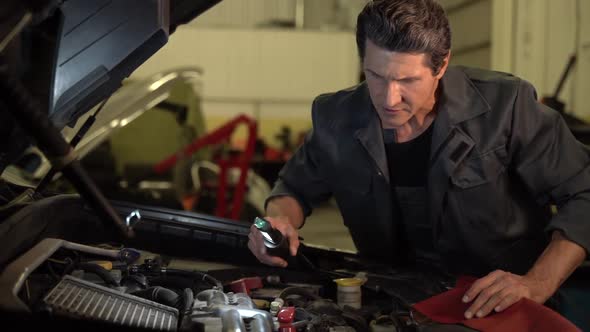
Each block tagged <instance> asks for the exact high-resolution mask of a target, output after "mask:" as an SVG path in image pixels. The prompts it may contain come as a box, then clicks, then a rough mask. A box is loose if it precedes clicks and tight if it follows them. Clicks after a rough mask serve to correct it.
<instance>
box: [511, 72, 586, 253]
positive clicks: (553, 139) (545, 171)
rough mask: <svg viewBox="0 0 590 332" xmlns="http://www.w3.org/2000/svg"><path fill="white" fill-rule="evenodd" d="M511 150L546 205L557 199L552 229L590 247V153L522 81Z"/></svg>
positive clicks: (521, 173) (523, 176) (528, 184)
mask: <svg viewBox="0 0 590 332" xmlns="http://www.w3.org/2000/svg"><path fill="white" fill-rule="evenodd" d="M513 112H514V113H513V127H512V134H511V138H510V147H509V149H510V152H511V155H512V160H513V162H514V164H513V165H514V167H515V170H516V173H517V174H518V175H519V176H520V178H521V179H522V180H523V182H524V183H525V186H526V187H527V188H528V190H529V192H530V193H532V194H533V195H534V197H535V199H536V201H537V202H538V203H539V204H540V205H541V206H546V205H547V204H555V205H556V206H557V213H556V214H555V215H554V216H553V218H552V219H551V221H550V223H549V225H548V226H547V229H546V230H547V231H548V232H551V231H553V230H560V231H562V232H563V233H564V235H565V236H566V237H567V238H568V239H569V240H571V241H573V242H576V243H577V244H579V245H581V246H582V247H583V248H584V249H586V253H588V252H589V251H590V155H589V150H588V149H587V147H585V146H584V145H583V144H582V143H580V142H579V141H577V140H576V138H575V137H574V136H573V134H572V133H571V131H570V130H569V128H568V127H567V125H566V123H565V121H564V120H563V118H562V116H561V115H560V114H559V113H558V112H556V111H554V110H552V109H550V108H548V107H546V106H545V105H543V104H541V103H539V102H538V101H537V96H536V92H535V90H534V88H533V87H532V85H531V84H530V83H528V82H526V81H521V83H520V86H519V89H518V95H517V97H516V100H515V105H514V109H513Z"/></svg>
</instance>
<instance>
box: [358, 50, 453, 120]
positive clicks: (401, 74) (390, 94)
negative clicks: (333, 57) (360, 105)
mask: <svg viewBox="0 0 590 332" xmlns="http://www.w3.org/2000/svg"><path fill="white" fill-rule="evenodd" d="M365 47H366V48H365V57H364V59H363V71H364V73H365V77H366V80H367V85H368V87H369V92H370V95H371V100H372V101H373V105H374V106H375V109H376V110H377V113H378V114H379V117H380V118H381V124H382V126H383V128H386V129H398V128H400V127H402V126H404V125H406V124H408V123H409V121H410V120H412V118H414V117H415V116H416V115H417V114H418V115H419V116H420V115H426V114H427V113H428V112H430V111H431V110H432V108H433V107H434V101H435V92H436V88H437V87H438V81H439V80H440V78H441V77H442V76H443V74H444V73H445V71H446V68H447V64H448V57H447V59H445V61H444V64H443V66H442V68H441V70H440V71H439V73H438V74H437V75H434V74H433V72H432V69H431V68H430V67H428V56H427V55H426V54H412V53H398V52H391V51H388V50H385V49H382V48H380V47H378V46H376V45H375V44H373V43H372V42H371V41H370V40H368V39H367V42H366V46H365Z"/></svg>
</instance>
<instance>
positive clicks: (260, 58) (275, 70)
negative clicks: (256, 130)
mask: <svg viewBox="0 0 590 332" xmlns="http://www.w3.org/2000/svg"><path fill="white" fill-rule="evenodd" d="M355 45H356V42H355V38H354V35H353V34H352V33H351V32H329V33H328V32H313V31H304V30H289V29H287V30H284V29H279V30H265V29H250V30H244V29H231V28H225V29H213V28H198V27H195V26H187V27H181V28H179V29H178V30H177V31H176V32H175V33H174V34H173V35H172V36H171V37H170V40H169V42H168V44H167V45H165V46H164V47H163V48H162V49H161V50H160V51H158V52H157V53H156V54H155V55H154V56H153V57H151V58H150V59H149V60H148V61H147V62H146V63H144V64H143V65H142V66H141V67H140V68H139V69H138V70H137V71H136V72H134V73H133V75H132V77H131V78H132V79H141V78H146V77H148V76H151V75H152V74H154V73H157V72H159V71H163V70H166V69H171V68H175V67H186V66H196V67H200V68H202V69H203V72H204V74H203V84H202V86H203V112H204V115H205V117H206V123H207V128H208V129H209V130H211V129H213V128H216V127H217V126H219V125H220V124H222V123H223V122H225V121H227V120H229V118H231V117H233V116H235V115H237V114H240V113H244V114H248V115H251V116H254V117H255V118H257V119H258V120H259V126H260V134H261V135H262V136H263V137H264V138H266V139H267V141H268V142H269V143H270V144H273V142H274V141H275V139H274V135H275V134H276V133H277V132H278V128H279V127H280V126H282V125H291V126H292V127H293V131H294V132H296V133H298V132H300V131H305V130H308V129H309V127H310V124H311V117H310V113H311V112H310V111H311V107H310V106H311V102H312V100H313V98H314V97H315V96H317V95H319V94H321V93H325V92H331V91H337V90H340V89H343V88H346V87H349V86H352V85H354V84H356V83H357V81H358V72H359V63H358V58H357V53H356V46H355ZM240 135H242V134H238V136H239V137H243V135H242V136H240ZM274 143H276V142H274Z"/></svg>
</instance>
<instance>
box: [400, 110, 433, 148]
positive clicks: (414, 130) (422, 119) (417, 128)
mask: <svg viewBox="0 0 590 332" xmlns="http://www.w3.org/2000/svg"><path fill="white" fill-rule="evenodd" d="M434 118H435V112H433V111H430V112H428V113H425V114H423V115H419V114H416V115H415V116H414V117H413V118H412V119H410V121H408V122H407V123H405V124H404V125H402V126H400V127H398V128H394V130H395V138H396V142H398V143H404V142H408V141H411V140H413V139H414V138H416V137H418V136H420V135H421V134H422V133H423V132H425V131H426V129H428V128H429V127H430V125H431V124H432V122H434Z"/></svg>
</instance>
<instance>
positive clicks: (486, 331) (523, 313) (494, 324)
mask: <svg viewBox="0 0 590 332" xmlns="http://www.w3.org/2000/svg"><path fill="white" fill-rule="evenodd" d="M475 280H476V278H473V277H461V278H459V280H458V281H457V285H456V286H455V288H453V289H451V290H449V291H447V292H444V293H442V294H439V295H436V296H433V297H431V298H429V299H426V300H424V301H422V302H419V303H416V304H415V305H414V309H416V310H418V311H420V312H421V313H423V314H424V315H426V316H428V317H429V318H430V319H432V320H433V321H435V322H439V323H443V324H457V323H461V324H463V325H465V326H468V327H470V328H472V329H476V330H479V331H482V332H504V331H523V332H528V331H530V332H533V331H535V332H553V331H562V332H578V331H581V330H580V329H579V328H578V327H577V326H575V325H574V324H573V323H572V322H570V321H569V320H567V319H566V318H565V317H563V316H561V315H560V314H558V313H557V312H555V311H553V310H551V309H549V308H547V307H545V306H544V305H541V304H539V303H536V302H534V301H531V300H529V299H522V300H520V301H519V302H517V303H515V304H513V305H512V306H510V307H509V308H507V309H505V310H504V311H502V312H498V313H496V312H494V313H491V314H489V315H488V316H486V317H484V318H472V319H465V316H464V314H465V311H467V309H468V308H469V306H470V305H471V303H463V301H462V298H463V295H465V292H467V290H468V289H469V287H470V286H471V284H472V283H473V282H474V281H475Z"/></svg>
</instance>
